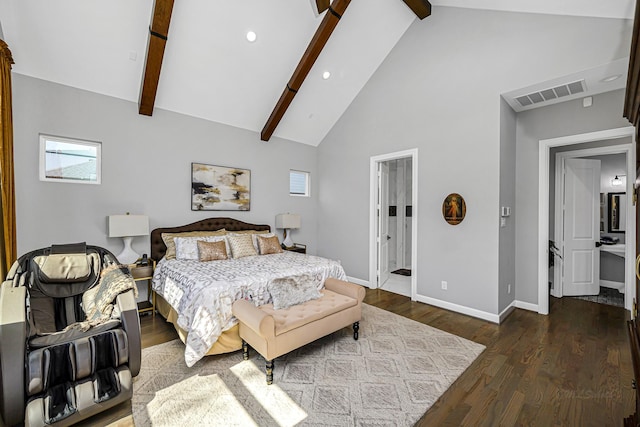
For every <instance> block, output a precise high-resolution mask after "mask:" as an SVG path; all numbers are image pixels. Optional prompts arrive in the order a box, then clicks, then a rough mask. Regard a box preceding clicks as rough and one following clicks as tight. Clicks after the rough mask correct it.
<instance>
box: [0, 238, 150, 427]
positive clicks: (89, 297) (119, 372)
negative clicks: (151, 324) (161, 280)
mask: <svg viewBox="0 0 640 427" xmlns="http://www.w3.org/2000/svg"><path fill="white" fill-rule="evenodd" d="M136 293H137V291H136V289H135V281H134V280H133V278H132V277H131V274H130V273H129V270H128V269H127V268H126V266H119V265H118V261H117V259H116V257H115V256H113V254H111V252H109V251H108V250H106V249H104V248H100V247H97V246H88V245H86V244H84V243H78V244H70V245H53V246H51V247H48V248H43V249H38V250H36V251H33V252H30V253H28V254H26V255H23V256H22V257H20V258H19V259H18V260H17V261H16V262H15V263H14V264H13V266H12V267H11V270H10V271H9V273H8V274H7V278H6V280H5V281H4V282H3V283H2V287H1V288H0V380H1V388H0V415H1V416H2V419H3V420H4V422H5V423H6V424H7V425H17V424H24V425H25V426H46V425H54V426H58V425H70V424H74V423H76V422H78V421H80V420H83V419H85V418H88V417H90V416H92V415H94V414H96V413H98V412H101V411H103V410H105V409H108V408H110V407H112V406H115V405H117V404H119V403H121V402H124V401H126V400H128V399H131V397H132V395H133V387H132V378H133V377H135V376H136V375H138V372H139V371H140V355H141V349H140V320H139V318H138V311H137V305H136V300H135V295H136Z"/></svg>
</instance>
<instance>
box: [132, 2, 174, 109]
mask: <svg viewBox="0 0 640 427" xmlns="http://www.w3.org/2000/svg"><path fill="white" fill-rule="evenodd" d="M173 1H174V0H155V2H154V5H153V16H152V19H151V25H149V38H148V39H147V58H146V64H145V68H144V72H143V75H142V87H141V88H140V99H139V101H138V112H139V113H140V114H144V115H145V116H151V115H152V114H153V105H154V104H155V102H156V93H157V92H158V82H159V81H160V69H161V68H162V58H163V57H164V48H165V45H166V44H167V35H168V34H169V24H170V23H171V12H172V11H173Z"/></svg>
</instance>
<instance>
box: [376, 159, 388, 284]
mask: <svg viewBox="0 0 640 427" xmlns="http://www.w3.org/2000/svg"><path fill="white" fill-rule="evenodd" d="M378 165H379V166H378V287H379V288H380V287H382V285H384V284H385V282H386V281H387V280H388V279H389V239H391V236H389V165H388V164H387V163H383V162H381V163H378Z"/></svg>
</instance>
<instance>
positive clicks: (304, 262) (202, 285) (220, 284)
mask: <svg viewBox="0 0 640 427" xmlns="http://www.w3.org/2000/svg"><path fill="white" fill-rule="evenodd" d="M299 275H312V276H313V277H314V280H315V281H317V282H318V283H319V284H320V285H321V284H323V283H324V280H325V279H326V278H328V277H334V278H337V279H341V280H345V279H346V274H345V272H344V269H343V268H342V266H341V265H340V262H338V261H333V260H330V259H327V258H321V257H317V256H312V255H303V254H299V253H295V252H289V251H284V252H283V253H280V254H272V255H258V256H249V257H244V258H238V259H228V260H224V261H210V262H199V261H196V260H177V259H171V260H166V259H164V258H163V259H162V260H161V261H160V262H159V263H158V265H157V266H156V270H155V273H154V275H153V290H154V291H156V292H157V293H158V295H160V296H162V297H163V298H164V299H165V300H166V301H167V302H168V303H169V304H170V305H171V306H172V307H173V308H174V309H175V310H176V311H177V312H178V326H180V327H181V328H182V329H184V330H185V331H187V341H186V343H185V344H186V348H185V354H184V358H185V362H186V363H187V366H193V364H194V363H196V362H197V361H198V360H200V359H201V358H202V357H204V355H205V354H206V353H207V351H208V350H209V348H210V347H211V346H212V345H213V343H215V342H216V340H217V339H218V337H219V336H220V334H221V333H222V332H223V331H226V330H227V329H229V328H231V327H232V326H234V325H235V324H236V323H237V321H236V319H235V317H233V315H232V313H231V305H232V304H233V302H234V301H236V300H238V299H249V300H252V301H253V302H254V303H255V304H256V305H263V304H268V303H270V302H271V301H270V300H271V298H270V295H269V292H268V291H267V284H268V283H269V282H270V281H271V280H273V279H277V278H283V277H290V276H299Z"/></svg>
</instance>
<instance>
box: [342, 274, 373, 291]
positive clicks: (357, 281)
mask: <svg viewBox="0 0 640 427" xmlns="http://www.w3.org/2000/svg"><path fill="white" fill-rule="evenodd" d="M347 281H348V282H351V283H355V284H356V285H362V286H366V287H367V288H373V286H371V285H370V283H369V281H368V280H362V279H358V278H356V277H351V276H347Z"/></svg>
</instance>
